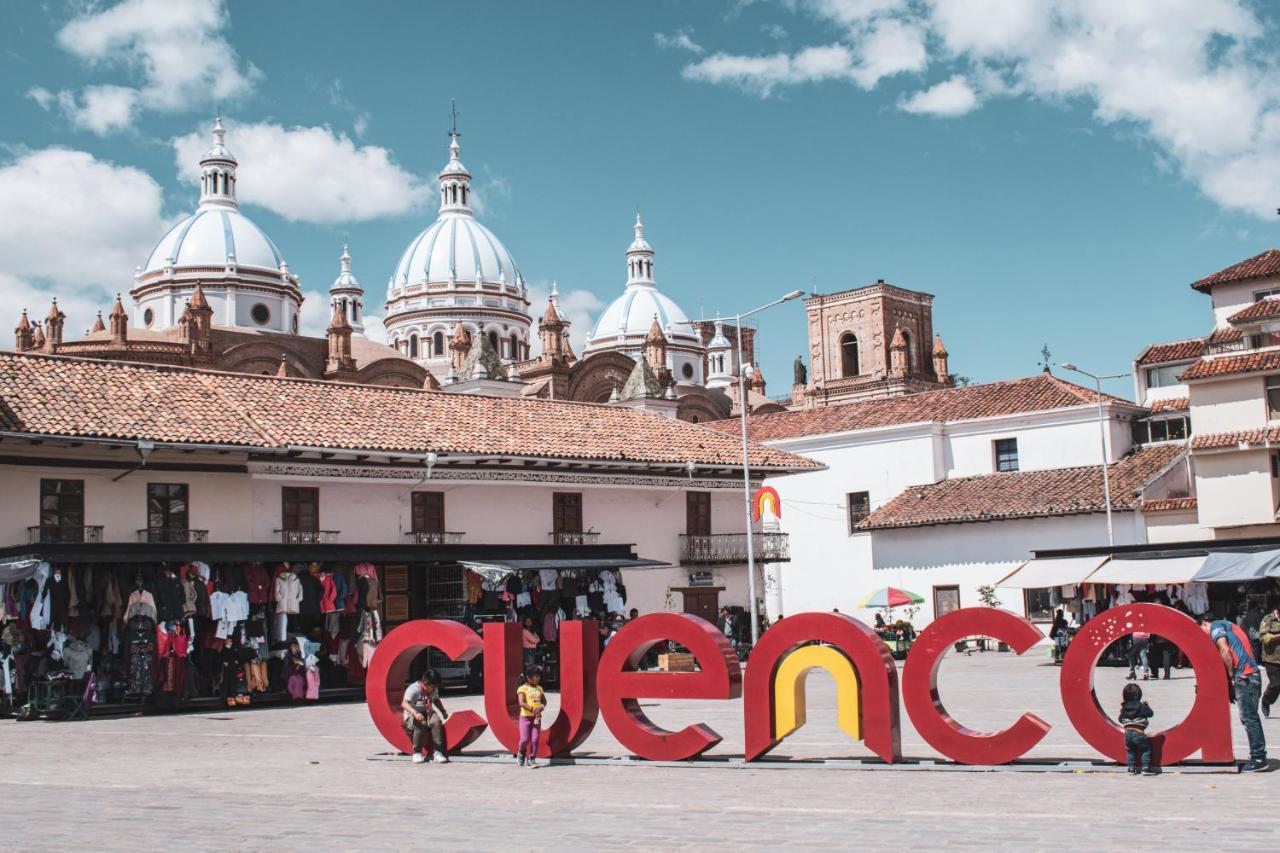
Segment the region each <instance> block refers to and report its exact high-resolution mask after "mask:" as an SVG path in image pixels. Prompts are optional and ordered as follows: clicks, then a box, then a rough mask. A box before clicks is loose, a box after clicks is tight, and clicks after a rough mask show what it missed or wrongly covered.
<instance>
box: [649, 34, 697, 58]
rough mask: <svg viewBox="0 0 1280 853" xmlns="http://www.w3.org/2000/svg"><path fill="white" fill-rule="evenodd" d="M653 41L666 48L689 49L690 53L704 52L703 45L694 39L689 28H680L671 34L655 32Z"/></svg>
mask: <svg viewBox="0 0 1280 853" xmlns="http://www.w3.org/2000/svg"><path fill="white" fill-rule="evenodd" d="M653 41H654V44H656V45H657V46H658V47H661V48H665V49H675V50H687V51H689V52H690V53H703V52H704V50H703V47H702V45H700V44H698V43H697V42H696V41H694V40H693V36H692V35H690V34H689V31H688V30H678V31H676V32H674V33H672V34H671V35H667V34H666V33H654V34H653Z"/></svg>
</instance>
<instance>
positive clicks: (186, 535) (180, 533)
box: [138, 527, 209, 542]
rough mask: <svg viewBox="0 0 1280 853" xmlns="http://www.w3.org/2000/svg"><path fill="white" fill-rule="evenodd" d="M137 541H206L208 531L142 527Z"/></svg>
mask: <svg viewBox="0 0 1280 853" xmlns="http://www.w3.org/2000/svg"><path fill="white" fill-rule="evenodd" d="M138 541H139V542H208V541H209V531H207V530H192V529H190V528H187V527H144V528H142V529H141V530H139V531H138Z"/></svg>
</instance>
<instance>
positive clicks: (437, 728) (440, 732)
mask: <svg viewBox="0 0 1280 853" xmlns="http://www.w3.org/2000/svg"><path fill="white" fill-rule="evenodd" d="M400 707H401V708H403V709H404V730H405V732H406V733H407V734H408V735H409V737H410V738H412V739H413V763H414V764H424V763H426V762H427V761H428V760H431V755H432V752H433V751H434V753H435V759H434V760H435V762H436V763H437V764H448V763H449V756H448V755H446V754H445V749H444V722H443V721H444V720H445V719H447V718H448V716H449V712H448V711H446V710H445V709H444V703H443V702H441V701H440V673H438V672H436V671H435V670H434V669H427V670H425V671H423V673H422V675H420V676H418V680H417V681H415V682H414V683H413V684H410V685H409V686H408V687H407V688H405V691H404V699H403V700H402V701H401V702H400ZM437 711H439V713H436V712H437Z"/></svg>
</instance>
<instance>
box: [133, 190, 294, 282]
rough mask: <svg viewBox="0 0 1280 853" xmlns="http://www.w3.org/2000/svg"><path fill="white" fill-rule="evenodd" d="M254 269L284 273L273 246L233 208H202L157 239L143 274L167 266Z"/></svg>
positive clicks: (281, 259) (276, 249) (260, 230)
mask: <svg viewBox="0 0 1280 853" xmlns="http://www.w3.org/2000/svg"><path fill="white" fill-rule="evenodd" d="M226 266H237V267H257V268H259V269H265V270H270V271H272V272H274V273H280V272H285V271H287V269H288V267H287V266H286V265H285V262H284V258H283V256H281V254H280V250H279V249H278V248H277V247H276V244H275V243H273V242H271V238H270V237H268V236H267V235H266V233H264V232H263V230H262V229H261V228H259V227H258V226H257V224H256V223H254V221H253V220H252V219H250V218H249V217H247V216H245V215H244V214H243V213H241V212H240V211H239V210H236V209H235V208H227V207H221V206H218V207H213V206H210V207H201V208H200V209H199V210H197V211H196V212H195V213H193V214H192V215H190V216H188V217H187V218H186V219H184V220H182V221H181V222H179V223H178V224H177V225H175V226H174V227H173V228H172V229H171V230H170V231H169V233H168V234H166V235H164V236H163V237H161V238H160V242H159V243H156V247H155V248H154V249H152V250H151V255H150V256H149V257H148V258H147V262H146V264H144V265H143V268H142V269H143V272H144V273H146V272H151V271H152V270H163V269H165V268H166V267H175V268H176V267H217V268H222V267H226Z"/></svg>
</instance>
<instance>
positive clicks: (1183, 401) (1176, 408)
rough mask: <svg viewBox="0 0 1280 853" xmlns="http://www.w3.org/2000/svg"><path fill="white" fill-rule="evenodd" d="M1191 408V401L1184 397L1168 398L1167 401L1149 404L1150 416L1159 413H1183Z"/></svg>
mask: <svg viewBox="0 0 1280 853" xmlns="http://www.w3.org/2000/svg"><path fill="white" fill-rule="evenodd" d="M1190 408H1191V401H1190V400H1189V399H1187V398H1186V397H1170V398H1169V399H1167V400H1156V401H1155V402H1153V403H1152V404H1151V414H1153V415H1158V414H1160V413H1161V412H1185V411H1187V410H1189V409H1190Z"/></svg>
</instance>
